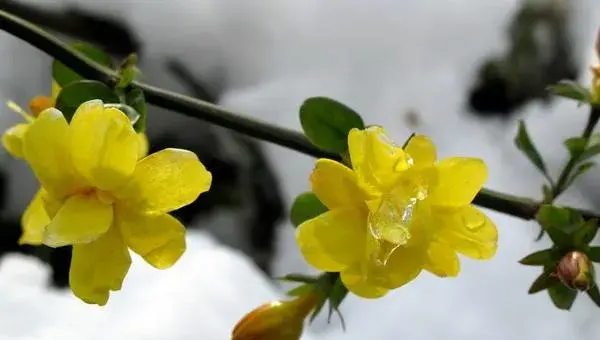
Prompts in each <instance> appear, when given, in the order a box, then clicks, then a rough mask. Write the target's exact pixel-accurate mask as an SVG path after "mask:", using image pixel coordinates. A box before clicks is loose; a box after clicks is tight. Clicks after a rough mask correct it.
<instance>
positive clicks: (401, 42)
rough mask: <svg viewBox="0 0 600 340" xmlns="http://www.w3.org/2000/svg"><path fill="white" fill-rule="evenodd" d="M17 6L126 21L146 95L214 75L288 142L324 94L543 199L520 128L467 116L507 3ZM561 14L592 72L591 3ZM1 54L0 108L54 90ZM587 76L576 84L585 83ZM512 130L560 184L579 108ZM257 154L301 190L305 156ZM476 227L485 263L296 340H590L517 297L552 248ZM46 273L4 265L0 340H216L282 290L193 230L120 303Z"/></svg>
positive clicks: (5, 40) (534, 108)
mask: <svg viewBox="0 0 600 340" xmlns="http://www.w3.org/2000/svg"><path fill="white" fill-rule="evenodd" d="M29 1H30V2H33V3H44V4H46V3H47V4H49V5H54V6H62V5H63V4H66V3H80V4H81V6H83V7H85V8H89V9H94V10H97V11H99V12H100V13H110V14H117V15H119V16H120V17H122V18H125V19H127V20H128V21H129V22H130V23H131V25H132V26H133V28H134V29H135V30H136V31H137V32H138V34H140V36H141V38H142V40H143V43H144V45H145V48H146V50H145V55H152V59H151V60H146V61H145V62H144V65H142V66H143V67H144V69H145V71H146V78H147V80H148V81H150V82H152V83H155V84H158V85H165V86H170V87H172V88H176V87H174V85H173V86H171V85H172V84H173V80H170V79H167V78H166V73H165V72H164V71H162V70H161V67H162V65H161V64H160V63H161V61H162V60H163V58H165V57H167V56H172V55H176V56H178V57H179V58H180V59H181V60H182V61H184V62H185V63H187V64H188V65H191V64H193V70H194V71H195V72H197V73H198V74H199V75H202V76H203V77H204V78H205V79H207V80H209V81H210V80H215V81H216V78H215V77H216V74H217V72H221V73H223V74H225V75H226V77H225V81H224V82H222V84H221V86H222V88H223V90H224V92H225V96H224V97H223V102H222V104H223V105H225V106H227V107H229V108H231V109H235V110H237V111H240V112H244V113H247V114H249V115H252V116H255V117H259V118H262V119H265V120H269V121H271V122H273V123H277V124H280V125H282V126H287V127H291V128H296V129H299V128H300V124H299V122H298V118H297V110H298V107H299V105H300V103H301V102H302V100H303V99H305V98H306V97H309V96H315V95H325V96H330V97H333V98H336V99H338V100H341V101H343V102H346V103H348V104H349V105H350V106H352V107H353V108H355V109H356V110H358V111H359V112H361V113H362V114H363V115H364V117H365V120H366V121H367V122H368V123H376V124H381V125H384V126H385V127H386V128H387V129H388V131H389V132H390V134H391V135H392V136H394V137H395V138H396V139H397V140H399V141H402V140H404V139H405V138H406V137H407V136H408V135H409V133H410V132H411V131H412V130H416V131H418V132H421V133H425V134H428V135H430V136H431V137H432V138H433V140H434V141H435V142H436V144H437V145H438V148H439V154H440V156H442V157H444V156H451V155H468V156H476V157H481V158H482V159H484V160H485V161H486V162H487V164H488V167H489V169H490V171H489V173H490V175H489V180H488V183H487V186H488V187H490V188H492V189H498V190H502V191H506V192H510V193H514V194H519V195H526V196H531V197H539V187H540V184H541V181H542V179H541V176H540V175H539V174H538V173H537V171H536V170H535V169H534V168H533V167H532V166H531V165H530V164H528V162H527V161H526V160H525V159H524V157H522V155H520V154H519V152H518V151H517V150H516V149H515V148H514V146H513V144H512V139H513V136H514V133H515V130H516V123H515V122H514V121H511V122H508V123H503V122H500V121H498V120H479V121H477V120H475V119H473V118H472V117H470V116H469V115H468V114H467V113H466V111H465V109H464V107H465V105H464V100H465V98H466V94H467V91H468V87H469V86H470V84H471V83H472V79H473V76H474V74H475V71H476V68H477V66H478V63H479V62H481V60H482V59H483V58H484V57H486V56H487V55H489V54H491V53H494V52H501V51H502V50H503V48H505V44H506V40H505V36H504V28H505V25H506V23H507V21H508V20H509V19H510V14H511V13H512V11H514V10H515V9H516V7H517V5H518V3H519V1H517V0H493V1H491V0H490V1H482V0H421V1H402V0H387V1H386V0H369V1H365V0H327V1H325V0H303V1H292V0H281V1H275V0H271V1H269V0H253V1H243V0H204V1H192V0H171V1H159V0H146V1H143V0H137V1H136V0H104V1H97V2H96V1H86V0H78V1H76V0H72V1H67V0H64V1H41V0H39V1H35V0H29ZM570 2H571V4H572V6H573V8H574V12H573V22H574V26H573V27H572V28H573V34H574V35H575V36H576V41H577V43H578V45H577V52H578V58H579V61H580V62H581V63H582V65H588V64H590V63H592V62H595V56H594V54H593V49H592V47H593V42H594V41H593V40H594V38H595V30H596V29H597V27H598V26H599V25H600V20H599V19H600V3H599V2H598V0H570ZM0 53H1V55H2V57H1V58H0V60H1V61H0V100H2V101H4V100H6V99H13V100H16V101H18V102H20V103H26V102H27V100H28V99H29V98H30V97H31V96H33V95H36V94H40V93H44V92H47V91H49V69H48V66H49V62H50V60H49V58H47V57H46V56H44V55H43V54H41V53H39V52H37V51H36V50H35V49H33V48H31V47H30V46H28V45H27V44H25V43H23V42H20V41H18V40H16V39H14V38H12V37H10V36H8V35H6V34H4V33H0ZM589 79H590V77H589V76H588V75H587V74H586V75H585V76H584V77H583V78H582V79H581V80H582V81H589ZM409 110H415V111H416V112H418V114H419V116H420V120H421V125H420V126H418V127H417V128H415V129H413V128H410V127H408V126H407V123H406V119H405V114H406V112H407V111H409ZM0 112H1V114H0V127H1V128H2V129H4V128H6V127H8V126H10V125H11V124H13V123H15V122H17V121H18V117H17V116H16V115H14V114H13V113H11V112H10V111H8V110H7V109H2V110H1V111H0ZM174 116H175V115H169V116H168V117H169V118H170V117H174ZM519 116H520V117H518V118H524V119H526V120H527V122H528V124H529V128H530V134H531V135H532V137H533V139H534V140H535V141H536V142H537V144H538V145H539V147H540V149H541V151H542V153H543V154H544V156H545V157H546V158H547V160H548V162H549V164H550V168H551V169H552V170H553V171H555V172H556V171H558V169H559V168H560V167H561V166H562V164H563V162H564V160H565V158H566V151H565V149H564V147H562V145H561V141H562V140H563V139H564V137H567V136H572V135H575V134H577V133H579V131H580V129H581V128H582V126H583V124H584V122H585V119H586V111H585V109H583V108H581V109H577V108H576V105H575V104H574V103H573V102H568V101H562V100H559V101H556V102H555V104H554V105H552V106H551V107H544V106H542V105H540V104H531V105H529V106H527V107H526V108H525V109H524V110H523V111H522V112H521V113H520V114H519ZM150 119H158V118H155V117H151V118H150ZM163 119H164V118H163ZM267 152H268V154H269V156H270V158H271V160H272V163H273V164H274V166H275V167H276V170H277V172H278V176H279V177H280V179H281V181H282V188H283V190H284V193H285V196H286V198H287V200H288V201H291V200H292V199H293V197H294V196H295V195H297V194H298V193H300V192H302V191H305V190H307V189H308V183H307V180H306V178H307V175H308V173H309V171H310V170H311V168H312V165H313V160H312V159H310V158H309V157H306V156H303V155H299V154H297V153H295V152H293V151H290V150H286V149H283V148H280V147H277V146H272V145H269V146H267ZM1 157H2V161H3V162H5V163H4V164H7V166H9V167H10V168H11V169H12V171H14V172H15V173H17V172H23V176H22V177H21V178H20V179H19V180H17V181H14V182H13V183H11V192H12V196H11V199H12V204H11V208H12V209H13V211H22V209H23V208H24V206H25V204H26V203H27V201H28V200H29V199H30V198H31V195H32V194H33V191H34V188H35V182H34V178H33V177H32V176H31V174H30V173H29V172H28V170H27V168H26V167H25V166H24V165H23V164H21V163H19V162H15V161H12V160H11V159H10V157H8V156H7V155H6V154H2V156H1ZM275 160H277V161H275ZM598 189H600V171H599V170H595V171H592V172H591V173H590V174H588V175H586V176H585V177H583V178H582V179H581V180H579V181H578V182H577V185H576V187H574V188H573V189H572V190H571V191H570V192H569V193H568V194H565V196H564V197H563V198H562V199H561V203H569V204H575V205H578V206H580V207H586V208H596V209H598V210H599V211H600V204H599V203H596V202H600V200H598V199H599V198H600V197H599V196H600V195H599V194H596V192H597V190H598ZM489 214H490V216H491V217H492V218H493V219H494V221H495V222H496V224H497V226H498V228H499V249H498V254H497V256H496V257H495V258H494V259H493V260H491V261H489V262H476V261H470V260H464V261H463V262H462V272H461V275H460V276H459V277H458V278H456V279H446V280H440V279H437V278H434V277H432V276H431V275H428V274H424V275H422V276H421V277H420V278H419V279H417V280H416V281H414V282H413V283H411V284H409V285H408V286H406V287H404V288H403V289H399V290H397V291H395V292H393V293H391V294H389V296H386V297H385V298H383V299H379V300H374V301H370V300H361V299H358V298H355V297H352V296H350V297H348V298H347V299H346V301H345V302H344V304H343V308H342V312H343V313H344V316H345V319H346V323H347V325H348V329H347V331H346V332H345V333H344V332H342V330H341V328H340V326H339V322H337V320H336V319H335V318H334V321H333V322H332V323H331V324H330V325H328V324H327V322H326V320H323V319H319V320H317V321H316V322H315V323H314V324H313V325H312V326H311V327H308V328H307V331H306V334H305V336H304V339H307V340H309V339H348V340H363V339H407V340H430V339H457V340H459V339H460V340H467V339H477V340H482V339H485V340H506V339H527V340H537V339H540V340H542V339H543V340H554V339H573V340H580V339H582V340H583V339H598V338H599V337H600V323H599V322H598V320H599V317H600V309H598V308H597V307H595V306H594V305H593V304H592V303H591V301H589V300H588V299H587V298H585V297H580V298H579V299H578V300H577V302H576V303H575V306H574V307H573V309H572V311H571V312H562V311H559V310H557V309H556V308H554V307H553V306H552V305H551V302H550V300H549V298H548V297H547V295H546V294H545V293H540V294H537V295H534V296H528V295H527V288H528V286H529V285H530V283H531V282H532V280H533V279H534V278H535V277H536V276H537V274H538V269H537V268H529V267H524V266H520V265H519V264H518V263H517V261H518V260H519V259H520V258H521V257H522V256H524V255H525V254H527V253H529V252H531V251H533V250H536V249H542V247H545V246H546V245H547V243H546V242H539V243H536V242H534V241H533V239H534V237H535V234H536V233H537V228H536V226H535V225H534V224H533V223H532V222H524V221H521V220H518V219H515V218H511V217H507V216H503V215H501V214H497V213H494V212H489ZM198 223H210V221H198ZM213 223H221V224H223V223H226V222H223V221H221V222H219V221H216V222H215V221H213ZM277 258H278V260H277V263H276V273H277V274H285V273H287V272H301V271H309V270H310V269H309V268H307V266H306V265H305V264H304V263H303V261H302V258H301V256H300V255H299V254H298V252H297V250H296V248H295V245H294V242H293V230H292V228H291V226H289V225H287V224H286V225H285V226H283V227H282V228H281V232H280V234H279V237H278V257H277ZM47 275H48V270H47V269H45V267H44V266H43V265H42V264H41V263H39V262H37V261H35V260H32V259H30V258H26V257H22V256H15V255H13V256H8V257H6V258H4V259H2V261H1V262H0V291H1V292H3V295H2V296H0V339H1V340H5V339H6V340H13V339H19V340H25V339H27V340H29V339H31V340H33V339H36V340H37V339H43V340H46V339H47V340H53V339H59V338H60V339H65V340H67V339H89V340H99V339H119V340H120V339H124V340H125V339H127V340H154V339H156V340H159V339H161V340H163V339H172V340H180V339H181V340H183V339H186V340H187V339H208V340H213V339H214V340H218V339H228V338H229V334H230V329H231V327H232V326H233V325H234V324H235V322H236V321H237V320H238V319H239V318H240V317H241V316H242V315H243V314H245V313H246V312H247V311H249V310H250V309H251V308H253V307H255V306H256V305H258V304H260V303H262V302H264V301H267V300H270V299H274V298H278V297H281V296H282V292H283V291H282V290H281V289H278V288H277V287H276V286H275V285H274V284H272V283H271V282H269V280H268V279H267V278H265V277H264V276H262V275H261V274H260V272H259V271H258V270H257V269H255V268H254V267H253V265H252V263H251V261H250V260H248V259H247V258H245V257H244V256H243V255H242V254H241V253H239V252H236V251H234V250H231V249H228V248H226V247H223V246H221V245H219V244H217V243H216V242H215V241H213V240H212V239H211V237H210V236H208V235H207V234H206V233H202V232H190V233H189V247H188V251H187V253H186V254H185V255H184V256H183V258H182V259H181V261H180V262H179V263H178V264H177V265H175V266H174V267H173V268H172V269H170V270H167V271H157V270H154V269H152V268H150V267H149V266H148V265H146V264H144V263H143V262H142V261H140V260H139V259H138V258H136V259H135V260H134V263H133V265H132V268H131V271H130V273H129V275H128V277H127V279H126V281H125V284H124V287H123V290H122V291H121V292H118V293H114V294H112V296H111V298H110V301H109V304H108V305H107V306H106V307H104V308H98V307H96V306H88V305H85V304H83V303H82V302H80V301H78V300H77V299H75V298H74V297H72V296H71V295H70V293H67V292H62V293H59V292H54V291H49V290H48V289H47V287H46V285H47V284H46V277H47Z"/></svg>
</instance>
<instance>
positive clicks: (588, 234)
mask: <svg viewBox="0 0 600 340" xmlns="http://www.w3.org/2000/svg"><path fill="white" fill-rule="evenodd" d="M597 232H598V220H597V219H590V220H587V221H586V222H585V223H584V224H582V225H581V226H580V227H579V229H577V230H576V231H575V232H574V233H573V244H574V245H575V246H576V247H578V248H584V247H586V246H587V245H588V244H590V242H592V240H594V237H596V233H597Z"/></svg>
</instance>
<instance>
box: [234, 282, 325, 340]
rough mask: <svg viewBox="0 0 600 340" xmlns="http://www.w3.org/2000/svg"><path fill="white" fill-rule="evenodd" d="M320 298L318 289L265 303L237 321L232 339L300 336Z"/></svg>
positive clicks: (281, 339)
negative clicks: (306, 319) (306, 320)
mask: <svg viewBox="0 0 600 340" xmlns="http://www.w3.org/2000/svg"><path fill="white" fill-rule="evenodd" d="M317 302H318V298H317V294H316V292H315V291H309V292H307V293H306V294H304V295H301V296H299V297H297V298H295V299H293V300H288V301H273V302H269V303H266V304H263V305H261V306H259V307H258V308H256V309H254V310H253V311H251V312H250V313H248V314H246V316H244V317H243V318H242V319H241V320H240V321H239V322H238V323H237V325H236V326H235V328H234V329H233V332H232V335H231V340H298V339H300V336H301V335H302V330H303V328H304V319H305V318H306V316H308V314H309V313H310V312H311V311H312V310H313V309H314V308H315V307H316V305H317Z"/></svg>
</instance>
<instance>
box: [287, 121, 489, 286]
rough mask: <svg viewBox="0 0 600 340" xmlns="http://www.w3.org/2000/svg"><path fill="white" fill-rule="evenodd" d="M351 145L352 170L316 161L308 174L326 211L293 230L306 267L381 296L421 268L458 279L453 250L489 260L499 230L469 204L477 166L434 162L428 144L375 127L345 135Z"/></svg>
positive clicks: (480, 177)
mask: <svg viewBox="0 0 600 340" xmlns="http://www.w3.org/2000/svg"><path fill="white" fill-rule="evenodd" d="M348 144H349V152H350V159H351V162H352V166H353V169H350V168H348V167H346V166H345V165H343V164H341V163H338V162H335V161H332V160H328V159H319V160H318V161H317V163H316V166H315V169H314V171H313V173H312V175H311V177H310V181H311V186H312V191H313V192H314V193H315V194H316V195H317V197H318V198H319V199H320V200H321V202H323V204H325V206H327V208H328V209H329V211H328V212H326V213H323V214H321V215H319V216H317V217H316V218H313V219H311V220H308V221H306V222H304V223H303V224H301V225H300V226H299V227H298V229H297V232H296V239H297V242H298V244H299V247H300V250H301V252H302V254H303V255H304V258H305V259H306V261H307V262H308V263H309V264H311V265H312V266H314V267H316V268H318V269H320V270H323V271H328V272H340V275H341V279H342V281H343V283H344V285H345V286H346V287H347V288H348V289H349V290H350V291H352V292H353V293H354V294H356V295H359V296H362V297H365V298H377V297H381V296H383V295H385V294H386V293H387V292H388V291H389V290H390V289H394V288H398V287H400V286H402V285H404V284H406V283H408V282H410V281H412V280H413V279H415V278H416V277H417V276H418V275H419V273H421V271H422V270H427V271H429V272H431V273H433V274H435V275H437V276H440V277H445V276H456V275H458V272H459V259H458V257H457V253H461V254H463V255H465V256H467V257H470V258H473V259H489V258H491V257H493V256H494V254H495V252H496V243H497V238H498V234H497V230H496V227H495V225H494V224H493V223H492V221H491V220H490V219H489V218H488V217H486V216H485V215H484V214H483V213H482V212H481V211H479V210H478V209H476V208H475V207H473V206H472V205H471V202H472V200H473V198H474V197H475V195H476V194H477V193H478V192H479V190H480V189H481V188H482V186H483V184H484V182H485V180H486V177H487V168H486V166H485V164H484V163H483V161H481V160H479V159H475V158H462V157H455V158H447V159H444V160H441V161H439V162H438V161H436V159H437V154H436V149H435V146H434V145H433V144H432V142H431V141H430V140H429V139H428V138H427V137H425V136H421V135H418V136H415V137H413V138H412V139H411V140H410V142H409V143H408V145H407V146H406V148H405V149H402V148H401V147H398V146H396V145H394V144H393V143H392V142H391V141H390V140H389V138H388V137H387V135H386V133H385V131H384V129H383V128H381V127H369V128H367V129H365V130H358V129H353V130H351V131H350V134H349V136H348Z"/></svg>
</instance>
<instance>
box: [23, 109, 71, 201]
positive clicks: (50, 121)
mask: <svg viewBox="0 0 600 340" xmlns="http://www.w3.org/2000/svg"><path fill="white" fill-rule="evenodd" d="M69 140H70V131H69V125H68V123H67V121H66V120H65V117H63V115H62V113H61V112H60V111H58V110H56V109H53V108H50V109H47V110H44V112H42V113H41V114H40V116H39V117H38V118H37V119H36V120H35V121H33V123H31V124H30V125H29V128H28V129H27V131H26V132H25V137H24V139H23V142H24V143H23V151H24V155H25V159H26V160H27V162H28V163H29V165H30V166H31V168H32V169H33V172H34V173H35V175H36V177H37V178H38V180H39V181H40V183H41V184H42V187H43V188H44V189H45V190H46V191H48V192H49V193H51V194H53V195H55V196H56V197H63V196H65V195H67V194H69V193H72V192H74V191H75V190H77V189H79V188H81V187H82V182H81V180H80V178H79V177H77V176H76V174H75V171H74V169H73V167H72V164H71V156H70V154H69V148H68V145H69Z"/></svg>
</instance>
